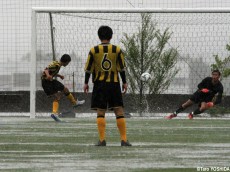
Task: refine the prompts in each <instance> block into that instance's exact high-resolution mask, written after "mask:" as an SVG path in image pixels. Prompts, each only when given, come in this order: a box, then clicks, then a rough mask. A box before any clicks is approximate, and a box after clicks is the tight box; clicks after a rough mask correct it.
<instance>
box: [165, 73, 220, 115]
mask: <svg viewBox="0 0 230 172" xmlns="http://www.w3.org/2000/svg"><path fill="white" fill-rule="evenodd" d="M220 76H221V73H220V71H219V70H213V71H212V77H206V78H205V79H203V80H202V82H201V83H199V84H198V90H197V91H196V92H195V93H194V94H193V95H192V97H191V98H190V99H189V100H188V101H187V102H185V103H184V104H182V105H181V106H180V107H179V108H178V109H177V110H176V111H175V112H174V113H172V114H171V115H169V116H166V117H165V118H166V119H172V118H174V117H176V116H177V114H178V113H180V112H182V111H183V110H185V109H186V108H187V107H189V106H191V105H193V104H194V103H198V104H199V107H198V108H197V109H196V110H195V111H194V112H191V113H189V115H188V118H189V119H193V116H194V115H197V114H200V113H203V112H204V111H205V110H207V109H209V108H211V107H213V106H214V105H216V104H219V103H220V102H221V99H222V94H223V90H224V88H223V85H222V84H221V82H220V80H219V79H220ZM215 95H217V97H216V100H213V98H214V96H215Z"/></svg>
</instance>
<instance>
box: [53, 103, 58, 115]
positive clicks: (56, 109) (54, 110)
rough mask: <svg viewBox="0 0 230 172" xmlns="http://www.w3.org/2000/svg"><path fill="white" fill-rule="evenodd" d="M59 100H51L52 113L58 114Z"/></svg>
mask: <svg viewBox="0 0 230 172" xmlns="http://www.w3.org/2000/svg"><path fill="white" fill-rule="evenodd" d="M58 108H59V102H58V101H57V100H54V101H53V112H52V113H53V114H58Z"/></svg>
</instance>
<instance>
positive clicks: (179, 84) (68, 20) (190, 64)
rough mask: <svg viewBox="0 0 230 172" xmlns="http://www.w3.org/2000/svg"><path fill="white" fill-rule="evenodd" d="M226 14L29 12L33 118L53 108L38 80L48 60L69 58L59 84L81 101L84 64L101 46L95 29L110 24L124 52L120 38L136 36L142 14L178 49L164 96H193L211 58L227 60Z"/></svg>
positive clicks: (191, 11)
mask: <svg viewBox="0 0 230 172" xmlns="http://www.w3.org/2000/svg"><path fill="white" fill-rule="evenodd" d="M229 12H230V11H229V10H219V9H171V10H170V9H167V10H164V9H74V8H33V13H32V15H33V16H32V60H31V67H32V72H31V94H30V95H31V96H30V99H31V101H30V103H31V108H30V111H31V116H32V117H34V116H36V114H39V113H40V112H47V113H48V112H49V111H47V109H49V110H51V103H50V102H51V101H49V100H48V98H47V97H46V96H45V94H44V93H43V91H42V87H41V79H40V77H41V72H42V71H43V70H44V68H45V67H46V66H47V65H48V64H49V63H50V62H51V61H53V60H55V59H56V60H59V58H60V57H61V55H63V54H66V53H67V54H70V56H71V57H72V61H71V63H70V64H69V65H68V66H67V67H65V68H64V67H63V69H62V70H61V71H60V73H61V74H63V75H64V76H65V79H64V80H63V81H61V82H63V84H64V85H66V86H67V87H68V88H69V90H70V91H71V92H76V93H77V94H76V96H78V97H80V98H81V96H82V97H83V96H84V95H83V84H84V65H85V62H86V59H87V56H88V52H89V49H90V48H91V47H93V46H95V45H97V44H99V43H100V42H99V39H98V36H97V30H98V28H99V27H100V26H101V25H108V26H110V27H111V28H112V29H113V32H114V34H113V38H112V41H111V43H113V44H119V45H120V46H121V48H124V45H123V44H122V43H121V40H122V39H124V35H125V34H127V35H128V36H132V35H133V34H135V33H137V32H138V30H139V29H140V27H141V24H142V23H141V14H142V13H148V14H151V20H153V22H154V23H155V24H156V25H155V27H156V29H158V30H159V31H160V32H164V31H165V30H166V29H168V30H169V32H170V33H171V37H170V39H169V40H168V42H167V44H166V46H167V48H175V49H177V51H178V58H177V62H176V65H175V68H177V69H178V73H177V75H176V76H175V78H173V80H172V82H171V83H170V85H169V87H168V88H167V89H166V90H164V92H163V93H162V94H191V93H192V92H193V91H194V90H195V89H196V87H197V84H198V83H199V82H200V81H201V80H202V79H203V78H204V77H206V76H209V75H210V65H211V64H213V63H215V59H214V57H213V56H214V55H216V54H218V55H219V56H220V57H227V56H228V51H227V50H226V44H228V43H229V36H230V21H229V18H230V13H229ZM129 58H132V57H129ZM127 67H128V66H127ZM226 82H228V81H226ZM90 83H91V82H90ZM91 90H92V84H91V85H90V91H91ZM225 90H227V88H225ZM226 94H228V93H226Z"/></svg>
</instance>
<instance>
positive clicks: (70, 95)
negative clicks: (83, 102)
mask: <svg viewBox="0 0 230 172" xmlns="http://www.w3.org/2000/svg"><path fill="white" fill-rule="evenodd" d="M67 98H68V99H69V100H70V102H71V103H72V104H73V105H75V104H76V103H77V102H76V100H75V98H74V97H73V95H72V94H71V93H69V95H68V96H67Z"/></svg>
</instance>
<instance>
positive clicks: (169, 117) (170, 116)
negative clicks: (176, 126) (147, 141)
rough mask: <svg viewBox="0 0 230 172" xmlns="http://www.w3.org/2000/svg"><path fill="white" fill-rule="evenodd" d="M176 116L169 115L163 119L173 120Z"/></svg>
mask: <svg viewBox="0 0 230 172" xmlns="http://www.w3.org/2000/svg"><path fill="white" fill-rule="evenodd" d="M176 116H177V115H176V114H174V113H173V114H171V115H169V116H166V117H165V119H172V118H175V117H176Z"/></svg>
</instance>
